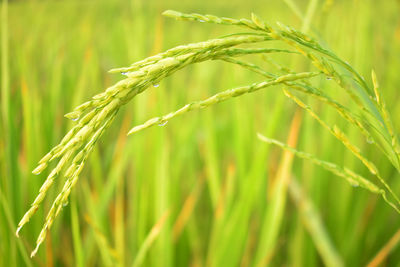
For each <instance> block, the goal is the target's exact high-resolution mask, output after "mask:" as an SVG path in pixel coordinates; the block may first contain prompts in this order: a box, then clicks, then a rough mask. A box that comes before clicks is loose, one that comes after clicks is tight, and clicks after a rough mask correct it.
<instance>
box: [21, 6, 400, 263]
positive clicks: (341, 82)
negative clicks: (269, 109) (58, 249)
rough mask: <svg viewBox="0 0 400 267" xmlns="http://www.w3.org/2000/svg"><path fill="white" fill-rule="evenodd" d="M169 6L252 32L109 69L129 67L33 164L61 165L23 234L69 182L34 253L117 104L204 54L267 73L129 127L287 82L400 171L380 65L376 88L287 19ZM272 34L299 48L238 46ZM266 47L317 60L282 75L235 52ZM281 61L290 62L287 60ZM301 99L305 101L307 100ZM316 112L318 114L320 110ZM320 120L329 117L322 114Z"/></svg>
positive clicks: (343, 171) (342, 171)
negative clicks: (329, 86) (319, 80)
mask: <svg viewBox="0 0 400 267" xmlns="http://www.w3.org/2000/svg"><path fill="white" fill-rule="evenodd" d="M163 14H164V15H165V16H168V17H172V18H175V19H179V20H189V21H198V22H209V23H214V24H222V25H228V26H229V25H230V26H240V27H243V28H246V29H250V30H252V31H254V32H239V33H234V34H230V35H227V36H224V37H220V38H217V39H210V40H208V41H204V42H198V43H192V44H187V45H180V46H177V47H175V48H172V49H169V50H167V51H165V52H162V53H159V54H157V55H154V56H151V57H148V58H146V59H144V60H141V61H138V62H135V63H133V64H131V65H130V66H128V67H123V68H116V69H112V70H110V72H111V73H120V74H122V75H124V76H125V78H124V79H122V80H120V81H119V82H117V83H116V84H114V85H113V86H111V87H109V88H107V89H106V90H105V91H104V92H102V93H99V94H97V95H95V96H94V97H93V98H92V99H91V100H89V101H87V102H85V103H83V104H81V105H79V106H78V107H76V108H75V109H74V110H73V111H72V112H70V113H68V114H66V115H65V117H67V118H69V119H71V120H73V121H76V124H75V126H74V127H73V128H72V129H71V130H70V131H69V132H68V133H67V134H66V135H65V136H64V138H63V139H62V140H61V142H60V143H59V144H58V145H56V146H55V147H54V148H53V149H52V150H50V152H49V153H47V154H46V155H45V156H44V157H43V158H42V159H41V160H40V161H39V164H38V166H37V167H36V168H35V169H34V170H33V173H34V174H40V173H41V172H43V171H44V170H45V169H46V168H47V167H48V165H49V164H50V162H52V161H56V160H57V161H58V163H57V164H56V167H55V168H54V169H52V170H51V172H50V174H49V175H48V176H47V178H46V180H45V182H44V183H43V185H42V187H41V188H40V190H39V194H38V196H37V197H36V199H35V200H34V201H33V203H32V205H31V207H30V209H29V210H28V211H27V212H26V213H25V215H24V216H23V217H22V219H21V221H20V222H19V224H18V228H17V231H16V234H17V236H18V234H19V232H20V230H21V229H22V227H23V226H24V225H25V224H26V223H27V222H28V221H29V220H30V218H31V217H32V216H33V214H34V213H35V212H36V210H37V209H38V208H39V206H40V204H41V203H42V202H43V200H44V198H45V196H46V193H47V192H48V190H49V189H50V187H51V186H52V185H53V184H54V182H56V179H57V178H58V177H60V176H64V187H63V189H62V190H61V192H60V193H59V194H58V196H57V197H56V198H55V200H54V202H53V204H52V206H51V208H50V210H49V211H48V214H47V217H46V219H45V222H44V226H43V228H42V230H41V232H40V234H39V237H38V239H37V242H36V248H35V249H34V251H33V252H32V255H31V256H34V255H35V254H36V253H37V251H38V249H39V247H40V245H41V244H42V242H43V241H44V239H45V237H46V234H47V231H48V230H50V228H51V226H52V224H53V222H54V220H55V218H56V217H57V216H58V214H59V213H60V211H61V210H62V207H63V206H64V205H66V204H67V203H68V197H69V195H70V193H71V190H72V189H73V187H74V186H75V185H76V183H77V181H78V177H79V175H80V173H81V172H82V170H83V167H84V164H85V162H86V160H87V158H88V156H89V155H90V153H91V151H92V150H93V147H94V145H95V144H96V142H97V141H98V139H99V138H100V137H101V136H102V134H103V133H104V131H105V130H107V128H108V127H110V125H111V123H112V121H113V119H114V118H115V116H116V115H117V113H118V111H119V109H120V108H121V107H122V106H123V105H125V104H126V103H128V102H129V101H130V100H131V99H132V98H133V97H135V96H136V95H138V94H140V93H142V92H143V91H145V90H146V89H147V88H149V87H151V86H152V85H154V86H157V85H158V84H159V83H160V81H161V80H163V79H164V78H165V77H168V76H170V75H172V74H173V73H175V72H176V71H178V70H181V69H183V68H184V67H186V66H189V65H191V64H196V63H201V62H204V61H209V60H210V61H212V60H222V61H225V62H228V63H231V64H236V65H238V66H241V67H243V68H245V69H248V70H251V71H254V72H256V73H258V74H261V75H262V76H264V77H265V78H266V80H264V81H261V82H258V83H253V84H251V85H247V86H241V87H237V88H234V89H230V90H227V91H223V92H221V93H218V94H216V95H214V96H212V97H210V98H207V99H205V100H202V101H197V102H193V103H190V104H187V105H185V106H183V107H182V108H180V109H178V110H177V111H175V112H171V113H169V114H167V115H164V116H160V117H156V118H153V119H150V120H149V121H147V122H145V123H144V124H142V125H139V126H136V127H134V128H133V129H132V130H131V131H129V133H128V134H132V133H136V132H138V131H140V130H143V129H146V128H148V127H151V126H153V125H155V124H163V123H165V122H166V121H168V120H170V119H172V118H174V117H176V116H178V115H181V114H184V113H186V112H188V111H191V110H195V109H201V108H206V107H209V106H211V105H214V104H217V103H220V102H222V101H225V100H227V99H230V98H233V97H237V96H240V95H243V94H245V93H251V92H254V91H256V90H259V89H262V88H265V87H268V86H272V85H284V86H286V87H289V88H292V89H295V90H297V91H299V92H301V93H305V94H308V95H311V96H313V97H315V98H316V99H318V100H320V101H322V102H324V103H326V104H329V105H331V106H333V107H334V108H335V110H336V111H337V112H338V113H339V114H340V115H341V116H342V117H343V118H345V119H346V120H347V121H348V122H349V123H350V124H352V125H354V126H356V127H357V128H358V129H359V130H360V131H361V133H362V134H363V135H364V136H365V138H366V140H367V141H373V142H374V144H375V145H376V146H377V147H378V148H379V149H381V150H382V151H383V152H384V154H385V155H386V157H387V158H388V160H389V161H390V162H391V163H392V164H393V166H394V167H395V168H396V169H397V170H398V171H400V153H399V151H400V149H399V142H398V139H397V135H396V133H395V131H394V127H393V125H392V122H391V120H390V116H389V112H388V111H387V109H386V106H385V104H384V101H383V99H382V97H381V95H380V93H379V86H378V83H377V79H376V77H375V74H374V73H373V74H372V79H373V83H374V87H373V88H371V87H369V86H368V84H367V82H366V81H365V79H364V78H363V77H362V76H361V75H360V74H359V73H358V72H357V71H355V70H354V69H353V68H352V67H351V65H350V64H348V63H347V62H345V61H343V60H342V59H340V58H339V57H338V56H336V55H335V54H334V53H333V52H331V51H329V50H327V49H325V48H323V47H322V46H321V45H320V44H319V43H318V42H317V41H316V40H314V39H313V38H311V37H309V36H307V35H305V34H303V33H301V32H299V31H297V30H295V29H293V28H290V27H287V26H284V25H279V28H278V29H275V28H273V27H271V26H269V25H267V24H266V23H264V22H263V21H262V20H261V19H260V18H258V17H257V16H256V15H254V14H252V16H251V19H250V20H249V19H232V18H224V17H217V16H213V15H200V14H183V13H180V12H177V11H170V10H168V11H165V12H164V13H163ZM266 41H271V42H272V41H274V42H273V44H277V45H279V42H283V43H285V44H287V45H289V46H291V47H292V48H294V51H292V50H288V49H279V48H264V47H251V48H243V47H237V46H239V45H246V44H252V45H253V46H254V45H261V44H262V43H263V42H266ZM275 41H279V42H275ZM267 53H287V54H289V55H291V54H293V55H298V54H299V55H302V56H304V57H305V58H306V59H308V60H309V61H310V62H311V63H312V64H313V66H314V68H315V69H316V71H315V70H314V71H308V72H292V71H288V73H286V74H284V75H277V74H274V73H270V72H267V71H264V70H263V69H262V68H261V67H259V66H258V65H255V64H252V63H247V62H244V61H241V60H238V59H236V58H237V57H239V56H245V55H262V54H267ZM282 69H284V70H288V69H287V68H282ZM316 75H323V76H325V78H328V79H331V80H333V81H334V82H335V83H336V84H337V85H338V87H339V88H342V89H343V90H345V92H346V93H347V94H348V95H349V96H350V98H351V99H352V100H353V102H354V103H356V104H357V107H358V108H359V114H357V115H356V113H355V112H352V111H350V110H349V109H348V108H346V107H344V106H343V105H341V104H339V102H338V101H336V100H334V99H332V98H330V97H329V96H328V95H327V94H325V93H324V92H322V91H321V90H319V89H317V88H314V87H312V85H311V81H310V79H311V78H312V77H314V76H316ZM299 103H300V102H299ZM303 106H304V107H305V105H303ZM306 110H307V111H308V112H310V114H314V115H315V113H311V110H310V109H307V108H306ZM314 117H315V118H316V119H317V120H318V118H317V117H316V116H314ZM319 122H320V123H323V122H322V121H319ZM323 125H324V127H325V128H327V129H328V130H329V131H330V132H331V133H332V134H333V135H334V136H335V137H336V138H338V139H339V140H341V141H342V143H344V145H345V146H346V147H347V148H348V149H350V150H351V151H352V152H353V154H355V155H356V157H358V158H359V159H360V160H361V161H362V162H363V164H364V165H366V166H367V168H368V169H369V170H370V172H371V173H373V174H375V175H376V176H377V177H378V179H379V180H380V182H381V183H382V184H383V185H384V187H385V188H386V189H387V190H388V191H389V193H390V194H391V195H392V196H393V197H394V198H395V200H396V201H397V202H399V201H398V198H397V196H396V195H395V194H394V192H393V191H392V190H391V188H390V187H389V185H387V183H386V182H385V181H384V180H383V178H382V177H380V176H379V174H378V170H377V168H376V167H375V165H373V163H372V162H370V161H369V160H368V159H366V158H365V157H364V156H362V154H361V152H360V150H359V149H357V148H356V147H354V146H353V145H351V143H350V142H349V141H348V140H347V138H346V137H345V136H344V134H343V133H342V132H341V131H340V130H339V129H338V128H337V127H336V128H335V127H333V128H331V127H330V126H328V125H325V124H323ZM260 138H261V137H260ZM262 139H263V140H264V141H266V142H269V143H274V144H276V145H278V146H280V147H282V148H284V149H287V150H289V151H291V152H293V153H295V154H296V155H297V156H299V157H303V158H306V159H308V160H310V161H312V162H314V163H316V164H318V165H321V166H322V167H324V168H326V169H328V170H330V171H331V172H333V173H335V174H337V175H338V176H341V177H343V178H345V179H346V180H347V181H348V182H350V183H351V184H353V185H359V186H360V187H363V188H365V189H367V190H369V191H371V192H372V193H375V194H380V195H382V197H383V198H384V199H385V201H386V202H388V203H389V204H390V205H391V206H392V207H393V208H395V209H396V211H398V212H399V208H398V206H396V205H395V204H394V203H392V202H391V201H389V200H388V199H387V197H386V191H385V190H383V189H381V188H380V187H378V186H377V185H375V184H374V183H372V182H370V181H369V180H367V179H366V178H364V177H361V176H359V175H358V174H356V173H354V172H352V171H351V170H349V169H347V168H342V167H340V166H337V165H335V164H333V163H329V162H325V161H321V160H319V159H317V158H315V157H313V156H311V155H309V154H306V153H303V152H299V151H297V150H294V149H292V148H290V147H287V146H285V145H284V144H282V143H279V142H277V141H274V140H271V139H266V138H264V137H262Z"/></svg>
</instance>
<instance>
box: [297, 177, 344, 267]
mask: <svg viewBox="0 0 400 267" xmlns="http://www.w3.org/2000/svg"><path fill="white" fill-rule="evenodd" d="M289 194H290V196H291V198H292V199H293V201H294V203H295V204H296V206H297V210H298V212H299V213H300V217H301V219H302V222H303V224H304V226H305V227H306V229H307V231H308V232H309V233H310V235H311V238H312V239H313V241H314V244H315V246H316V248H317V250H318V252H319V253H320V256H321V258H322V260H323V261H324V263H325V265H326V266H330V267H340V266H344V264H343V261H342V259H341V257H340V256H339V254H338V252H337V251H336V249H335V247H334V245H333V243H332V241H331V239H330V237H329V235H328V233H327V231H326V229H325V227H324V225H323V222H322V220H321V216H320V215H319V214H318V211H317V210H316V209H315V207H314V205H313V203H312V202H311V201H310V199H308V197H307V196H306V194H305V193H304V192H303V190H302V188H301V187H300V185H299V184H298V183H297V181H296V180H295V179H291V180H290V183H289Z"/></svg>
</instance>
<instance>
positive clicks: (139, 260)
mask: <svg viewBox="0 0 400 267" xmlns="http://www.w3.org/2000/svg"><path fill="white" fill-rule="evenodd" d="M168 217H169V210H166V211H165V212H164V213H163V215H162V216H161V218H160V219H159V220H158V222H157V223H156V224H155V225H154V226H153V228H151V230H150V232H149V234H148V235H147V237H146V239H145V241H144V242H143V244H142V246H141V247H140V249H139V251H138V253H137V254H136V257H135V260H134V261H133V263H132V267H138V266H141V265H142V264H143V263H144V259H145V257H146V254H147V252H148V251H149V250H150V248H151V246H152V244H153V243H154V241H155V240H156V238H157V237H158V236H159V234H160V232H161V230H162V228H163V226H164V224H165V222H166V221H167V219H168Z"/></svg>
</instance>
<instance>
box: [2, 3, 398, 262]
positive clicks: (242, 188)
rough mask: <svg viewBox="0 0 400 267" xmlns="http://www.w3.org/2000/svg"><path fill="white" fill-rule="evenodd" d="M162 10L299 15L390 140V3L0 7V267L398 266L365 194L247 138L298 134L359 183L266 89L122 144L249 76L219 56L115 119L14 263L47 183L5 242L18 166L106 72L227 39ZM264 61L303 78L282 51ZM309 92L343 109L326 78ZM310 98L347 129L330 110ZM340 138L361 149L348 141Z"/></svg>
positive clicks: (27, 167) (29, 185) (392, 179)
mask: <svg viewBox="0 0 400 267" xmlns="http://www.w3.org/2000/svg"><path fill="white" fill-rule="evenodd" d="M165 9H175V10H179V11H182V12H197V13H207V14H215V15H218V16H227V17H235V18H242V17H245V18H248V17H250V14H251V12H255V13H257V15H259V16H260V17H261V18H263V19H265V20H266V21H267V22H269V23H271V24H275V22H276V21H280V22H283V23H285V24H287V25H291V26H293V27H295V28H297V29H302V27H304V25H307V24H308V22H307V21H309V23H310V24H309V25H310V27H309V29H307V28H306V29H304V30H308V33H310V34H311V35H313V36H314V37H316V38H317V39H318V40H319V41H321V43H322V44H324V45H326V46H327V47H329V48H330V49H332V50H333V51H335V52H336V53H337V54H338V55H339V56H340V57H342V58H344V59H345V60H347V61H348V62H349V63H350V64H351V65H353V66H354V67H355V68H356V69H357V70H358V71H359V72H360V73H361V74H363V75H364V76H365V77H366V79H367V80H368V82H370V72H371V69H372V68H373V69H374V70H375V71H376V73H377V75H378V78H379V80H380V84H381V87H382V90H383V95H384V97H385V99H386V102H387V106H388V109H389V111H390V112H391V114H392V116H393V120H394V123H395V126H397V129H399V126H400V105H398V99H399V96H400V92H399V90H398V88H399V85H400V75H399V69H400V1H395V0H385V1H374V0H341V1H339V0H310V1H309V0H301V1H300V0H299V1H294V0H293V1H289V0H286V1H280V0H269V1H251V0H247V1H234V0H230V1H227V0H222V1H211V0H203V1H184V0H180V1H178V0H165V1H155V0H154V1H139V0H136V1H127V0H107V1H106V0H96V1H95V0H85V1H77V0H71V1H9V2H8V3H7V2H6V1H4V0H3V1H2V3H1V20H0V23H1V28H0V31H1V76H0V77H1V96H0V97H1V101H0V108H1V118H0V177H1V179H0V266H264V265H271V266H323V265H325V264H328V263H329V262H331V265H332V263H335V262H336V263H337V264H340V262H343V263H344V264H345V265H346V266H364V265H366V264H368V263H370V262H371V261H372V260H373V259H374V258H375V256H376V255H377V254H378V253H379V252H380V254H378V255H379V256H378V258H377V259H378V260H379V261H377V262H375V263H379V264H380V266H400V248H399V247H398V246H397V243H398V242H399V240H400V234H399V232H398V230H399V228H400V227H399V226H400V216H399V214H396V213H395V211H394V210H393V209H391V208H390V207H389V206H388V205H387V204H386V203H384V202H383V201H382V200H381V199H380V198H378V197H377V196H375V195H371V194H370V193H368V192H366V191H364V190H362V189H358V188H353V187H351V186H349V185H348V184H347V183H346V182H345V181H343V180H341V179H339V178H337V177H335V176H333V175H332V174H330V173H328V172H326V171H324V170H322V169H321V168H319V167H315V166H313V165H312V164H311V163H310V162H307V161H303V160H298V159H292V157H291V156H290V155H289V154H285V153H283V152H282V151H281V150H279V149H276V148H272V147H270V146H268V145H266V144H264V143H262V142H261V141H260V140H258V139H257V137H256V133H257V132H261V133H263V134H265V135H267V136H270V137H274V138H277V139H279V140H282V141H284V142H286V141H287V140H289V143H292V144H294V145H295V144H296V139H297V147H298V148H299V149H301V150H305V151H307V152H310V153H313V154H316V155H317V156H318V157H320V158H321V159H325V160H329V161H332V162H335V163H337V164H339V165H345V166H347V167H349V168H351V169H352V170H356V171H357V172H359V173H361V174H363V175H365V176H366V177H369V174H368V170H367V169H366V168H365V167H363V166H362V164H361V163H360V162H359V161H358V160H357V159H356V158H355V157H354V156H352V155H351V153H350V152H348V151H346V149H345V148H344V147H343V146H342V145H341V144H340V143H339V142H338V141H336V140H335V139H334V138H333V137H332V136H330V135H329V133H328V132H327V131H326V130H324V129H322V128H321V127H320V126H319V125H318V124H317V123H316V122H315V121H314V120H313V119H312V118H311V117H310V116H308V115H307V114H302V113H301V112H300V111H298V110H297V111H296V106H295V105H294V104H293V103H292V102H291V101H290V100H288V99H287V98H285V96H284V95H283V93H282V91H281V90H280V88H278V87H275V88H270V89H267V90H264V91H260V92H257V93H254V94H250V95H245V96H242V97H240V98H235V99H233V100H230V101H227V102H224V103H222V104H219V105H218V106H215V107H212V108H209V109H206V110H202V111H195V112H193V113H190V114H186V115H184V116H182V117H179V118H177V119H175V120H173V121H170V122H169V123H168V124H167V125H165V126H164V127H154V128H150V129H147V130H145V131H143V132H141V133H138V134H136V135H133V136H130V137H127V136H126V133H127V131H128V130H129V129H130V127H132V126H134V125H136V124H139V123H143V122H144V121H145V120H146V119H148V118H151V117H153V116H158V115H162V114H165V113H168V112H170V111H172V110H175V109H177V108H178V107H180V106H182V105H183V104H185V103H187V102H189V101H192V100H197V99H202V98H205V97H207V96H210V95H211V94H213V93H216V92H217V91H221V90H223V89H228V88H232V87H235V86H238V85H245V84H249V83H252V82H255V81H259V80H261V79H262V77H258V76H256V75H255V74H252V73H250V72H248V71H246V70H243V69H239V67H236V66H231V65H227V64H226V63H221V62H206V63H201V64H199V65H195V66H190V67H188V68H186V69H184V70H182V71H180V72H179V73H177V74H175V75H173V76H172V77H169V78H167V79H166V80H164V81H163V82H162V83H161V84H160V86H159V87H157V88H149V90H146V91H145V92H144V93H143V94H141V95H138V96H137V97H136V98H134V99H133V100H132V101H131V103H129V104H127V105H126V107H124V108H123V109H122V110H121V112H120V113H119V114H118V117H117V119H116V120H115V122H114V123H113V125H112V127H110V129H109V130H108V131H107V133H106V134H105V135H104V136H103V137H102V139H101V141H100V142H99V143H98V144H97V148H96V150H95V151H94V152H93V153H92V155H91V156H90V160H89V161H88V163H87V165H86V167H85V170H84V172H83V173H82V174H81V177H80V180H79V182H78V184H77V186H76V188H75V189H74V191H73V194H72V195H71V198H70V202H69V205H68V206H66V207H65V208H64V209H63V212H62V213H61V215H60V216H59V217H58V218H57V219H56V222H55V224H54V227H53V228H52V229H51V231H50V232H49V234H48V237H47V239H46V241H45V244H44V245H43V246H42V247H41V249H40V250H39V253H38V255H37V256H36V257H34V258H33V259H30V258H29V254H30V252H31V250H32V249H33V247H34V244H35V240H36V237H37V235H38V233H39V231H40V229H41V226H42V224H43V221H44V218H45V215H46V211H47V210H48V209H49V207H50V205H51V202H52V200H53V199H54V197H55V196H56V194H57V192H58V191H59V190H60V187H61V186H62V183H58V184H57V185H56V186H55V188H54V190H52V191H51V192H50V194H49V195H48V196H47V198H46V201H45V202H44V205H42V206H41V208H40V209H39V210H38V212H37V213H36V215H35V216H34V217H33V218H32V219H31V221H30V222H29V223H28V224H27V225H26V226H25V228H24V229H23V230H22V232H21V237H20V238H19V239H17V238H16V236H15V234H14V233H15V229H16V225H17V223H18V221H19V219H20V218H21V217H22V215H23V214H24V212H25V211H26V210H27V209H28V207H29V205H30V203H31V202H32V201H33V200H34V198H35V196H36V194H37V193H38V190H39V188H40V185H41V184H42V182H43V181H44V179H45V177H46V176H45V174H46V173H44V174H41V175H39V176H34V175H33V174H31V171H32V170H33V168H34V167H35V166H36V163H37V161H38V160H39V159H40V158H41V156H43V155H44V154H45V153H46V152H47V151H49V150H50V149H51V148H52V147H53V146H55V145H56V144H57V143H58V142H59V141H60V140H61V138H62V137H63V135H64V134H65V133H66V132H67V130H68V129H69V128H70V127H71V125H72V122H70V121H68V120H67V119H65V118H64V117H63V114H65V113H67V112H69V111H71V110H72V109H73V108H74V107H75V106H77V105H78V104H80V103H82V102H84V101H86V100H88V99H89V98H90V97H91V96H93V95H94V94H96V93H99V92H100V91H102V90H104V89H105V88H107V87H108V86H110V85H112V84H113V83H115V82H116V81H118V80H119V79H121V78H122V77H121V76H120V75H119V74H109V73H107V71H108V70H109V69H111V68H114V67H120V66H126V65H129V64H131V63H132V62H135V61H137V60H140V59H143V58H145V57H147V56H150V55H153V54H155V53H158V52H161V51H163V50H165V49H168V48H171V47H173V46H176V45H180V44H184V43H189V42H196V41H203V40H206V39H210V38H215V37H219V36H222V35H225V34H228V33H232V32H237V31H238V30H240V29H237V28H231V27H225V26H221V25H211V24H202V23H194V22H180V21H175V20H171V19H168V18H164V17H162V16H161V13H162V11H164V10H165ZM270 58H271V60H273V61H276V62H280V63H281V64H283V65H284V66H290V67H293V68H295V69H296V70H302V71H307V70H308V69H309V64H308V63H307V64H306V63H305V61H302V60H299V58H296V57H288V56H282V55H277V56H271V57H270ZM263 64H265V68H266V69H267V70H271V71H274V72H277V69H276V67H275V66H274V65H273V64H268V63H265V62H264V63H263ZM316 85H317V86H318V87H320V88H322V89H324V90H330V92H331V93H333V94H335V96H336V97H338V99H341V96H342V95H343V103H345V101H346V98H345V97H344V93H342V92H340V91H337V90H336V89H335V88H334V87H333V86H331V84H330V83H329V81H317V84H316ZM309 103H312V104H314V106H315V108H316V110H317V111H318V113H319V114H320V115H321V117H323V118H326V119H327V120H329V121H332V122H335V123H337V124H339V125H344V127H343V128H344V129H346V124H345V123H344V122H343V121H341V120H340V119H339V118H338V116H337V115H336V113H335V112H334V110H332V109H330V108H327V107H325V106H324V105H321V104H320V103H317V102H316V101H315V100H312V99H309ZM346 130H347V134H348V135H349V136H350V137H352V139H353V140H356V141H357V140H358V139H359V136H360V135H359V133H358V132H357V131H356V130H355V129H353V128H347V129H346ZM358 143H359V145H360V146H361V148H362V149H363V152H364V153H365V154H366V155H369V158H370V159H371V160H372V161H373V162H374V163H376V164H377V165H378V166H379V168H380V170H381V172H382V175H383V177H384V178H385V179H386V180H387V181H389V183H390V184H391V185H392V186H393V187H394V189H395V191H396V192H400V176H399V174H398V173H396V171H395V170H394V168H393V167H392V166H391V165H390V163H389V162H388V161H387V160H386V159H385V158H384V157H382V155H381V154H380V153H379V151H377V150H376V149H375V148H374V147H373V146H372V145H371V144H368V143H366V142H365V143H362V142H361V141H359V142H358ZM285 176H286V177H291V179H293V180H294V181H297V182H298V186H299V187H301V192H302V193H300V197H299V196H298V195H297V198H296V194H295V193H296V190H295V189H296V187H295V185H296V184H291V186H289V190H277V185H278V184H279V181H282V179H284V177H285ZM60 182H61V181H60ZM396 233H397V234H396ZM332 257H333V258H332ZM329 258H331V261H329ZM371 266H377V265H371Z"/></svg>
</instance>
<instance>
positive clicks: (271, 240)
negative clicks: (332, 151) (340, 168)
mask: <svg viewBox="0 0 400 267" xmlns="http://www.w3.org/2000/svg"><path fill="white" fill-rule="evenodd" d="M301 120H302V113H301V110H297V111H296V113H295V115H294V117H293V120H292V123H291V126H290V130H289V136H288V143H289V144H291V146H296V144H297V139H298V135H299V131H300V126H301ZM292 162H293V154H291V153H289V152H288V151H286V152H285V153H284V154H283V156H282V158H281V160H280V163H279V167H278V171H277V173H276V176H275V178H274V184H273V185H272V186H271V189H270V191H269V194H270V196H269V203H268V207H267V210H266V213H265V215H264V219H263V225H262V226H261V234H260V238H259V241H258V247H257V251H256V254H255V258H254V263H255V265H256V266H266V265H268V264H269V262H268V261H269V260H270V257H269V255H271V254H272V253H273V250H274V248H275V246H276V242H277V239H278V235H279V232H280V228H281V225H282V219H283V214H284V210H285V206H286V197H287V187H288V184H289V182H290V173H291V168H292Z"/></svg>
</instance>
